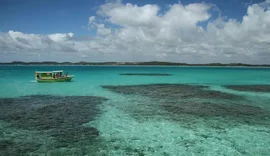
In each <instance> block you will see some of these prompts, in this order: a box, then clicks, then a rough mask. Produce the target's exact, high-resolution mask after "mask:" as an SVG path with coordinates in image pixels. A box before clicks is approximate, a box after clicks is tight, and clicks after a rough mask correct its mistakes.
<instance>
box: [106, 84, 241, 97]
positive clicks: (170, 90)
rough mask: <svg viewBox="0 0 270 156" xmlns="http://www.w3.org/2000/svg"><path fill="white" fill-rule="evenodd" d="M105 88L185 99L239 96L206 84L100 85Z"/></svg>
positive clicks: (127, 92) (123, 92)
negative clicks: (212, 89) (210, 88)
mask: <svg viewBox="0 0 270 156" xmlns="http://www.w3.org/2000/svg"><path fill="white" fill-rule="evenodd" d="M102 87H103V88H105V89H109V90H111V91H114V92H117V93H121V94H137V95H142V96H147V97H151V98H158V99H160V98H166V99H187V98H215V99H232V100H236V99H238V100H240V99H242V97H241V96H237V95H234V94H228V93H222V92H219V91H211V90H207V89H208V86H193V85H184V84H147V85H126V86H102Z"/></svg>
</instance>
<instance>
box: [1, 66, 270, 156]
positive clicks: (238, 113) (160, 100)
mask: <svg viewBox="0 0 270 156" xmlns="http://www.w3.org/2000/svg"><path fill="white" fill-rule="evenodd" d="M58 69H63V70H64V71H68V72H69V74H74V75H75V77H74V79H73V81H72V82H67V83H37V82H36V81H35V79H34V72H35V70H58ZM127 73H128V74H127ZM0 74H1V77H0V86H1V88H0V112H1V115H0V121H1V122H0V147H1V148H0V153H1V154H4V155H20V154H21V155H31V154H32V155H117V156H119V155H252V156H253V155H268V154H269V153H270V92H269V88H270V87H269V86H268V85H270V81H269V80H270V68H246V67H151V66H144V67H138V66H0ZM239 85H240V86H239Z"/></svg>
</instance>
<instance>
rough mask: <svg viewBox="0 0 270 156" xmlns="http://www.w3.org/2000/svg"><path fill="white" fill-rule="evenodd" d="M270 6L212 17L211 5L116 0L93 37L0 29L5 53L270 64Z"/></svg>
mask: <svg viewBox="0 0 270 156" xmlns="http://www.w3.org/2000/svg"><path fill="white" fill-rule="evenodd" d="M269 6H270V2H269V0H266V1H265V2H263V3H258V4H253V5H250V6H249V7H248V8H247V12H246V15H244V16H243V18H242V19H241V20H236V19H233V18H230V19H228V20H224V19H223V18H222V17H218V18H217V19H216V20H214V21H210V20H209V19H210V18H211V17H212V15H211V13H210V9H212V7H213V5H212V4H207V3H192V4H188V5H183V4H181V3H176V4H171V5H169V7H168V8H167V10H166V11H162V10H164V9H162V8H160V6H158V5H156V4H146V5H142V6H138V5H136V4H131V3H127V4H123V3H122V1H120V0H116V1H112V2H107V3H105V4H103V5H101V6H100V7H99V9H98V10H97V14H96V15H95V16H90V17H89V19H88V23H89V29H94V30H96V33H97V35H96V36H95V37H93V38H87V39H77V38H76V37H75V36H76V35H74V34H73V33H66V34H61V33H56V34H49V35H38V34H25V33H23V32H16V31H9V32H7V33H0V56H10V58H12V56H14V55H21V56H29V55H31V54H38V55H37V56H39V57H40V56H41V55H43V56H44V57H45V58H47V59H50V58H52V57H54V56H61V55H62V54H64V53H66V52H69V53H67V54H66V55H69V56H71V57H70V58H66V59H73V60H80V59H81V60H85V61H93V60H99V61H149V60H162V61H177V62H187V63H206V62H223V63H230V62H243V63H269V57H270V9H269ZM200 22H206V23H207V26H206V27H202V26H200V24H199V23H200ZM31 56H32V55H31ZM34 56H36V55H33V58H34ZM2 58H4V57H2ZM5 58H7V57H5ZM63 60H65V58H63Z"/></svg>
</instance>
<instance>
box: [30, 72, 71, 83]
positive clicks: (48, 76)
mask: <svg viewBox="0 0 270 156" xmlns="http://www.w3.org/2000/svg"><path fill="white" fill-rule="evenodd" d="M73 77H74V75H68V73H66V74H65V75H63V70H56V71H36V72H35V79H36V80H37V82H69V81H71V79H72V78H73Z"/></svg>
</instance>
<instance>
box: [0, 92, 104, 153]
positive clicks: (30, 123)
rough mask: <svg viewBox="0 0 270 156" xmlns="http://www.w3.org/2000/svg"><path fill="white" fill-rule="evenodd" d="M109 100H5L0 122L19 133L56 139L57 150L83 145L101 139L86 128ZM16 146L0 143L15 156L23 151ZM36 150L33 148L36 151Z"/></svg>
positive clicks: (0, 108) (48, 97)
mask: <svg viewBox="0 0 270 156" xmlns="http://www.w3.org/2000/svg"><path fill="white" fill-rule="evenodd" d="M106 100H107V99H106V98H103V97H95V96H51V95H31V96H23V97H19V98H2V99H0V120H3V121H5V122H7V123H9V124H10V125H11V127H14V128H17V129H23V130H30V131H37V132H39V133H40V134H42V135H46V136H48V137H53V138H54V139H55V140H56V144H55V145H54V147H67V146H69V145H71V146H73V145H74V144H76V143H77V142H80V141H85V140H94V139H95V138H96V137H97V136H98V135H99V132H98V130H97V129H95V128H93V127H86V126H83V124H84V123H87V122H89V121H91V120H94V118H95V117H96V116H97V115H98V114H99V112H100V111H99V108H98V105H99V104H101V103H102V102H103V101H106ZM17 145H18V143H15V142H13V141H7V140H0V146H1V147H3V148H2V150H5V149H6V150H8V151H10V150H11V149H10V148H12V149H13V151H15V152H16V151H18V150H19V149H18V148H19V147H22V146H17ZM31 146H32V145H29V147H28V146H27V144H26V145H25V146H23V147H24V151H28V152H31V151H32V148H31ZM37 147H38V146H34V145H33V148H34V149H36V148H37ZM28 148H30V149H29V150H28ZM8 151H5V153H7V152H8ZM19 151H20V150H19ZM2 152H3V151H2Z"/></svg>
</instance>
